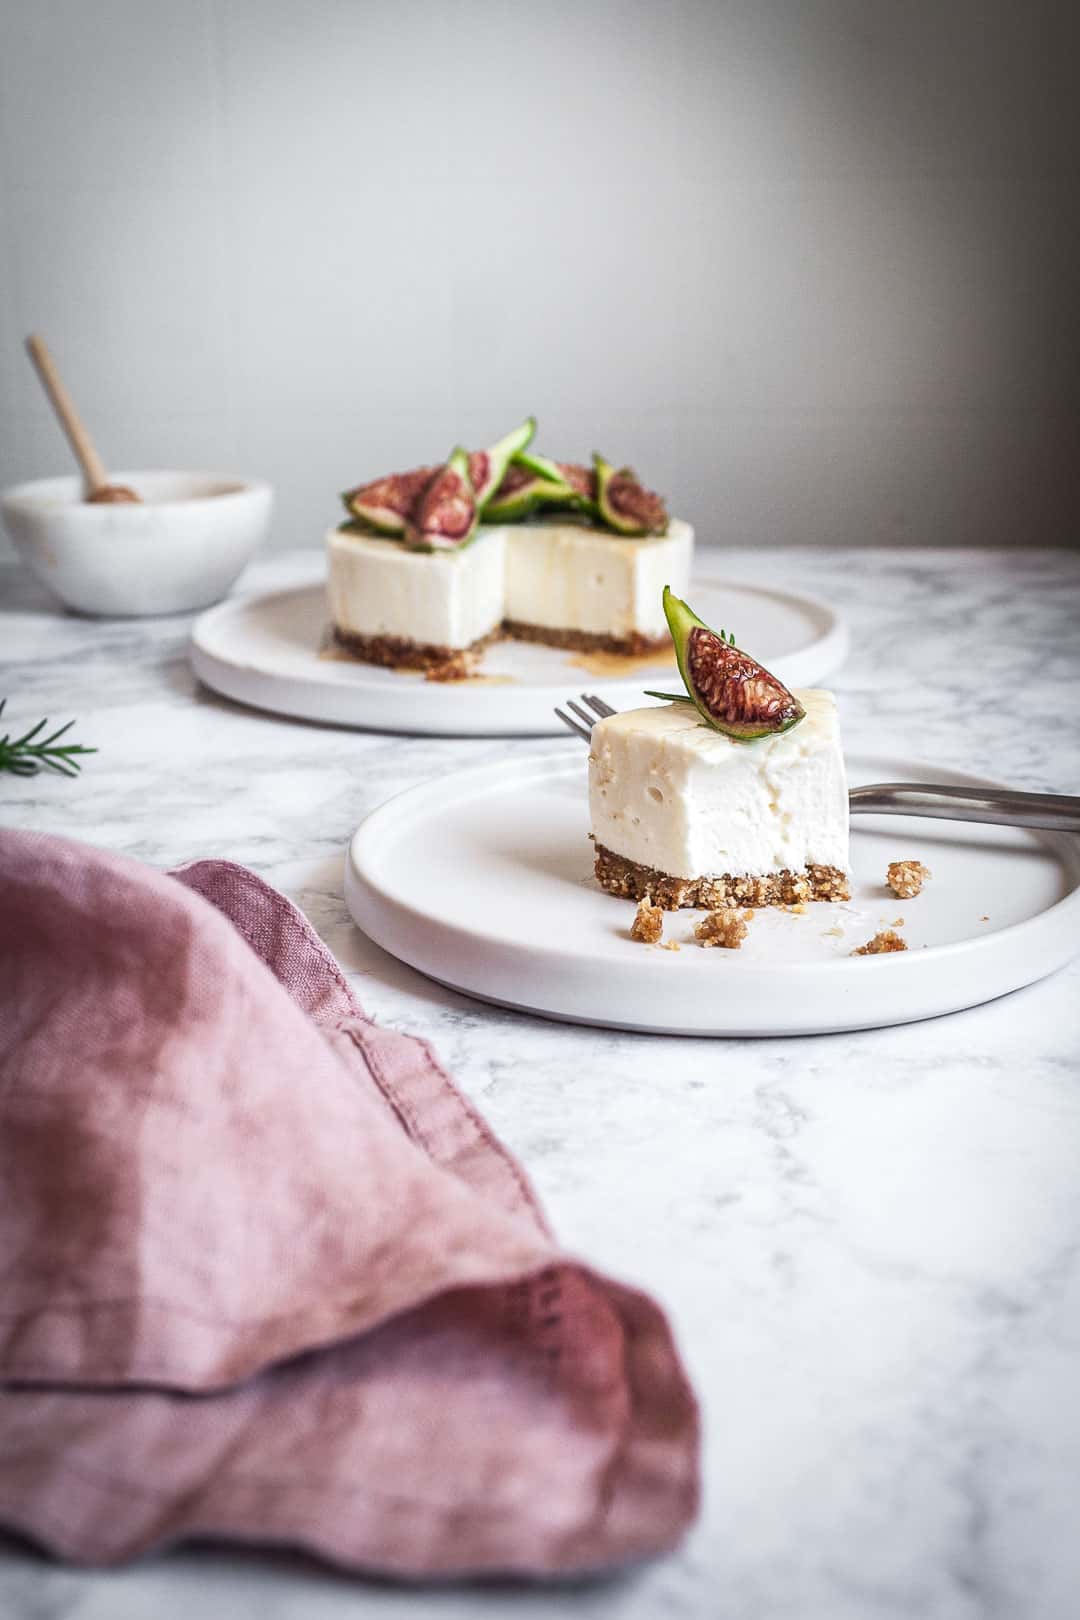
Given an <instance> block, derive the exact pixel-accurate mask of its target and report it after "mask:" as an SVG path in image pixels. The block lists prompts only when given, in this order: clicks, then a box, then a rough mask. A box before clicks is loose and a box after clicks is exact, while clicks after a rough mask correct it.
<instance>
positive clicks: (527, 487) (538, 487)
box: [484, 451, 574, 523]
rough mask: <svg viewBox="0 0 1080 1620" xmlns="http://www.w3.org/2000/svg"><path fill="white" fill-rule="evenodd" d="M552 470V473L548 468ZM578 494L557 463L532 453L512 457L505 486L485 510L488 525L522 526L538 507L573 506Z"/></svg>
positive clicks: (498, 491)
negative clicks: (575, 494)
mask: <svg viewBox="0 0 1080 1620" xmlns="http://www.w3.org/2000/svg"><path fill="white" fill-rule="evenodd" d="M549 467H550V468H551V473H550V474H549V472H548V470H547V469H548V468H549ZM573 499H574V491H573V490H572V489H571V487H570V485H569V484H567V483H566V482H565V481H564V480H563V477H562V474H561V473H560V472H559V469H558V467H557V466H556V465H555V463H554V462H553V461H552V462H549V461H548V460H547V457H546V456H534V455H532V454H531V453H529V452H528V451H525V452H523V453H520V454H517V455H513V456H511V457H510V465H509V467H508V468H507V472H506V477H505V479H504V480H503V485H502V486H500V488H499V489H498V490H496V492H495V495H494V496H493V497H492V499H491V500H490V501H489V502H488V504H487V507H486V508H485V511H484V520H485V522H487V523H520V522H521V520H522V519H523V518H527V517H528V516H529V515H530V514H531V513H532V512H535V511H536V510H537V508H538V507H543V506H564V505H565V506H569V505H570V504H571V503H572V501H573Z"/></svg>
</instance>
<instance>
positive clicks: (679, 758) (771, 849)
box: [589, 692, 849, 878]
mask: <svg viewBox="0 0 1080 1620" xmlns="http://www.w3.org/2000/svg"><path fill="white" fill-rule="evenodd" d="M796 695H797V697H798V698H799V700H800V702H801V703H802V705H803V707H804V708H805V709H806V719H805V720H803V721H802V722H801V723H800V724H799V725H797V726H795V727H794V728H793V729H792V730H791V731H788V732H785V733H784V734H783V735H782V736H779V737H764V738H760V739H758V740H756V741H754V742H736V741H734V740H733V739H732V738H730V737H725V736H724V735H723V734H722V733H721V732H718V731H714V730H713V729H712V728H711V727H709V726H706V725H704V724H703V723H702V721H701V719H700V717H699V715H698V714H697V711H696V710H695V709H692V708H691V707H690V706H689V705H688V704H668V705H665V706H664V707H662V708H653V709H631V710H625V711H624V712H623V713H621V714H617V715H613V716H612V717H611V718H610V719H608V720H602V721H601V722H600V723H599V724H598V725H597V726H596V727H595V728H594V730H593V734H592V744H591V748H590V752H589V810H590V814H591V818H592V830H593V835H594V837H595V838H596V840H597V842H598V843H601V844H603V845H604V846H605V847H606V848H607V849H610V850H612V851H613V852H614V853H615V854H616V855H622V856H624V857H625V858H626V859H627V860H631V861H637V862H639V863H640V864H642V865H643V866H653V867H656V868H657V870H658V871H661V872H667V873H669V874H670V875H671V876H672V877H685V878H695V877H718V876H720V875H722V874H724V873H730V874H731V875H732V876H733V877H742V876H762V875H764V874H766V873H769V872H779V871H783V870H784V869H785V868H787V869H789V870H791V871H796V870H799V869H801V868H802V867H804V866H809V865H821V866H836V867H839V868H840V870H841V871H847V870H848V869H849V860H848V802H847V778H846V773H845V770H844V756H843V752H842V750H841V747H840V728H839V722H838V718H837V712H836V699H835V698H834V697H833V695H832V693H831V692H799V693H797V694H796Z"/></svg>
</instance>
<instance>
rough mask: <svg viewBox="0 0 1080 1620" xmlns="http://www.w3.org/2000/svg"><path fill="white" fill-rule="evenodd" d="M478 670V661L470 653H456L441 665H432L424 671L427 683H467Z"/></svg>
mask: <svg viewBox="0 0 1080 1620" xmlns="http://www.w3.org/2000/svg"><path fill="white" fill-rule="evenodd" d="M475 668H476V659H475V658H474V657H473V655H472V654H471V653H469V652H464V651H463V652H456V653H454V654H453V656H452V657H450V658H447V659H446V660H445V661H444V662H443V663H441V664H432V666H431V668H430V669H426V670H425V671H424V679H425V681H467V680H468V679H469V676H470V675H471V674H472V673H473V671H474V670H475Z"/></svg>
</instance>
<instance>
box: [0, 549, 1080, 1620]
mask: <svg viewBox="0 0 1080 1620" xmlns="http://www.w3.org/2000/svg"><path fill="white" fill-rule="evenodd" d="M711 561H712V562H713V569H712V571H713V572H714V573H715V572H719V571H721V570H723V571H726V572H728V573H729V575H731V576H732V577H736V578H740V579H748V580H755V581H759V582H765V583H772V584H783V585H785V586H789V587H791V588H794V589H799V588H802V589H807V590H810V591H812V592H814V593H815V594H817V595H820V596H824V597H825V598H827V599H828V600H829V601H830V602H832V603H833V604H835V605H836V606H838V607H839V608H840V609H841V611H842V612H843V613H844V614H845V615H846V616H847V618H848V620H849V623H850V625H851V629H852V635H853V650H852V653H851V656H850V658H849V660H848V662H847V664H846V665H845V667H844V668H843V669H842V670H841V671H839V672H838V674H837V675H836V677H835V679H834V680H833V681H832V683H831V684H832V685H833V686H834V687H835V688H836V690H837V692H838V694H839V696H840V700H841V706H842V715H843V725H844V731H845V738H846V741H847V744H848V746H849V747H850V748H857V747H865V748H871V747H872V746H873V743H874V740H875V739H876V738H880V735H881V732H882V728H886V727H887V728H888V734H889V738H890V746H891V745H892V744H893V743H895V745H896V747H897V750H898V751H899V750H900V749H901V748H902V749H903V750H905V751H908V752H910V753H911V754H913V755H915V756H917V757H920V758H923V759H926V760H928V761H931V762H938V763H940V764H942V765H949V766H955V767H957V768H959V769H965V770H972V771H976V772H985V773H987V774H989V775H992V776H995V777H997V778H999V779H1001V780H1005V781H1008V782H1011V783H1013V784H1015V785H1016V786H1018V787H1031V788H1042V789H1056V790H1058V791H1062V792H1072V793H1077V792H1080V702H1078V699H1077V693H1078V691H1080V637H1078V635H1077V627H1078V624H1080V554H1078V553H1068V552H1034V553H1023V552H1019V553H1003V552H981V553H980V552H971V551H963V552H944V551H941V552H923V551H919V552H911V551H906V552H905V551H901V552H885V551H869V550H868V551H861V552H848V551H843V552H842V551H819V550H799V551H795V550H790V551H780V550H775V551H768V552H758V553H756V554H753V555H752V554H750V553H748V552H739V551H735V552H725V553H723V554H718V555H717V556H716V557H714V558H713V559H711ZM293 567H294V562H293V561H292V560H291V559H290V558H288V557H280V558H274V559H271V560H270V561H268V562H266V563H263V564H261V565H259V567H258V568H257V569H256V570H253V572H252V574H251V575H249V576H248V578H247V580H246V581H245V584H246V585H247V586H250V585H252V584H253V583H254V584H260V583H261V584H267V585H275V584H279V583H287V582H288V580H289V578H290V571H291V570H292V569H293ZM187 628H188V623H187V621H186V620H183V619H165V620H153V621H141V622H137V621H129V622H123V621H116V622H112V623H97V622H94V621H91V620H87V619H80V618H75V617H71V616H66V615H63V614H61V613H58V612H55V611H53V610H52V609H51V608H50V606H49V604H48V603H47V602H46V600H45V598H44V596H43V595H42V594H41V593H40V591H39V590H38V588H37V587H36V586H34V585H33V584H32V582H31V581H30V580H29V578H28V576H25V575H23V574H22V573H20V572H19V571H18V570H17V569H16V568H15V566H14V565H5V566H3V567H0V695H4V694H5V693H6V694H7V696H8V699H9V703H8V711H9V712H8V715H7V716H6V717H5V722H6V721H7V720H10V721H11V722H13V723H18V722H20V721H23V720H25V721H27V722H28V723H29V722H31V721H33V720H36V719H38V718H39V717H40V716H41V715H44V714H48V715H49V716H50V717H53V718H55V719H56V720H57V721H58V722H59V721H60V720H62V719H67V718H68V717H69V716H71V715H73V714H74V715H77V716H78V721H79V723H78V728H77V734H78V736H79V737H80V738H81V739H83V740H85V741H87V742H96V743H99V744H101V752H100V754H98V755H97V756H96V757H95V758H93V759H92V760H91V761H89V762H88V764H87V766H86V769H85V772H84V775H83V777H82V779H81V780H80V781H79V782H68V781H64V780H61V779H60V778H51V777H48V776H40V777H37V778H34V779H31V780H20V779H16V778H13V777H3V776H0V824H4V825H32V826H34V827H38V828H43V829H46V830H49V831H53V832H57V833H63V834H67V835H69V836H73V837H78V838H84V839H88V840H90V841H92V842H94V843H97V844H101V845H106V846H108V847H110V848H114V849H119V850H124V851H126V852H127V853H128V854H131V855H135V856H138V857H141V858H142V859H144V860H148V861H151V862H155V863H158V864H162V865H165V864H172V863H176V862H179V861H183V860H187V859H192V858H194V857H198V856H208V855H219V856H228V857H230V858H232V859H234V860H238V861H243V862H245V863H246V864H248V865H250V866H252V867H254V868H255V869H256V870H257V871H259V872H260V873H262V874H263V876H265V877H266V878H267V879H268V880H269V881H270V882H271V883H274V884H276V885H277V886H278V887H280V888H281V889H283V890H284V891H285V892H286V893H287V894H289V895H290V896H291V897H292V898H293V899H294V900H295V901H297V903H298V904H299V905H301V906H302V907H303V909H304V910H305V911H306V912H307V913H308V915H309V916H310V917H311V918H312V920H313V922H314V923H315V925H316V927H317V928H318V929H319V931H320V932H321V934H322V935H323V937H324V938H325V939H326V941H327V943H328V944H329V946H330V947H331V949H332V950H333V951H334V952H335V953H336V955H337V956H338V958H339V960H340V961H341V962H342V964H343V966H344V967H345V969H346V971H347V973H348V975H349V977H350V980H351V981H352V983H353V985H354V987H355V989H356V990H357V993H358V995H359V997H360V999H361V1001H362V1002H363V1004H364V1006H365V1007H366V1008H367V1010H368V1011H369V1012H370V1013H372V1014H373V1015H374V1016H375V1017H377V1018H379V1019H380V1020H382V1021H383V1022H385V1023H388V1024H391V1025H393V1026H395V1027H398V1028H401V1029H406V1030H409V1031H411V1032H413V1033H416V1034H419V1035H424V1036H427V1037H428V1038H429V1039H430V1040H431V1041H432V1042H433V1043H434V1045H435V1047H436V1049H437V1050H438V1052H439V1054H440V1055H441V1057H442V1058H443V1059H444V1061H445V1062H446V1063H447V1065H448V1067H449V1068H450V1069H451V1071H452V1072H453V1073H454V1074H455V1075H456V1077H457V1078H458V1080H459V1081H460V1082H461V1084H462V1085H463V1086H464V1088H465V1089H466V1091H467V1092H468V1093H469V1094H470V1095H471V1096H472V1097H474V1098H475V1099H476V1101H477V1102H478V1104H479V1106H480V1107H481V1109H482V1110H483V1112H484V1113H485V1115H486V1116H487V1118H488V1119H489V1120H490V1121H491V1123H492V1125H493V1126H494V1128H495V1129H496V1130H497V1131H498V1132H499V1133H500V1134H501V1135H502V1137H503V1138H504V1139H505V1140H506V1142H507V1143H508V1144H509V1146H510V1147H511V1149H512V1150H513V1151H514V1152H515V1153H516V1154H518V1155H519V1156H520V1157H521V1159H522V1160H523V1161H524V1163H525V1165H526V1166H527V1168H528V1170H529V1172H530V1174H531V1175H532V1177H533V1178H534V1180H535V1182H536V1184H537V1186H538V1189H539V1191H540V1194H541V1196H542V1197H543V1199H544V1201H545V1203H546V1206H547V1209H548V1212H549V1214H550V1216H551V1218H552V1220H553V1222H554V1225H555V1228H556V1230H557V1232H558V1233H559V1234H560V1236H561V1237H562V1239H563V1241H564V1242H565V1243H566V1244H567V1246H568V1247H569V1248H571V1249H572V1250H575V1251H577V1252H579V1253H581V1254H582V1255H585V1256H588V1257H589V1258H590V1259H591V1260H592V1261H594V1262H595V1263H596V1264H598V1265H600V1266H603V1267H605V1268H607V1269H609V1270H610V1271H611V1272H613V1273H614V1274H616V1275H618V1276H621V1277H623V1278H626V1279H628V1280H629V1281H632V1282H634V1283H636V1284H639V1285H641V1286H643V1287H645V1288H648V1289H650V1290H651V1291H652V1292H653V1293H654V1294H655V1295H656V1296H657V1297H658V1298H659V1299H660V1300H661V1301H662V1302H663V1303H664V1304H665V1305H666V1307H667V1308H668V1309H669V1311H670V1313H671V1316H672V1319H673V1322H674V1325H675V1329H676V1333H677V1336H678V1339H679V1342H680V1344H681V1347H682V1350H683V1353H684V1355H685V1358H686V1362H687V1364H688V1367H689V1370H690V1373H691V1376H692V1377H693V1379H694V1381H695V1383H696V1385H697V1388H698V1391H699V1393H700V1395H701V1398H702V1403H703V1409H704V1419H705V1441H706V1443H705V1459H704V1466H705V1502H704V1508H703V1513H702V1517H701V1520H700V1523H699V1525H698V1527H697V1528H696V1530H695V1531H694V1533H693V1534H692V1536H691V1538H690V1539H689V1540H688V1542H687V1543H686V1545H685V1547H684V1548H683V1550H682V1551H681V1552H679V1553H678V1554H677V1555H675V1556H673V1557H671V1558H669V1559H667V1560H664V1561H661V1562H658V1563H656V1564H655V1565H652V1566H651V1567H649V1568H646V1569H643V1570H638V1571H635V1572H633V1573H631V1574H628V1575H624V1576H622V1577H620V1578H618V1579H616V1580H613V1581H608V1582H600V1583H590V1584H587V1585H583V1586H574V1587H570V1588H560V1589H558V1590H556V1591H552V1590H550V1589H549V1590H542V1589H540V1590H538V1589H535V1588H533V1589H527V1588H515V1587H511V1586H507V1585H495V1586H487V1587H484V1588H482V1589H466V1590H462V1589H453V1588H424V1589H422V1590H419V1591H417V1590H414V1589H408V1588H401V1587H395V1586H392V1585H387V1584H382V1583H374V1582H373V1583H366V1582H359V1583H358V1582H356V1581H350V1580H348V1579H345V1578H343V1577H342V1576H340V1575H336V1574H333V1573H327V1572H324V1571H323V1570H321V1569H319V1568H318V1567H316V1566H314V1565H311V1564H305V1563H302V1562H300V1561H298V1560H295V1559H292V1558H290V1557H288V1556H285V1555H282V1556H270V1557H256V1556H246V1555H238V1554H236V1553H234V1552H231V1551H228V1550H226V1551H224V1552H221V1551H216V1550H211V1549H205V1548H199V1549H190V1550H186V1551H183V1552H175V1553H172V1554H169V1555H165V1556H160V1557H154V1558H150V1559H147V1560H146V1561H144V1562H142V1563H140V1564H138V1565H136V1566H134V1567H132V1568H130V1569H127V1570H123V1571H117V1572H109V1573H101V1572H87V1571H81V1570H68V1569H61V1568H57V1567H54V1566H52V1565H50V1564H48V1563H46V1562H45V1561H43V1560H41V1559H39V1558H38V1557H36V1555H34V1554H33V1553H31V1552H29V1551H28V1550H27V1549H25V1548H23V1547H21V1546H18V1545H16V1544H15V1543H12V1542H9V1543H5V1544H3V1547H2V1551H0V1614H2V1615H3V1616H4V1617H5V1620H39V1617H42V1620H44V1617H46V1616H48V1617H50V1620H59V1617H63V1620H67V1617H69V1616H70V1617H77V1620H136V1617H143V1616H145V1617H147V1620H174V1617H181V1616H183V1617H187V1616H191V1615H206V1616H212V1617H213V1620H248V1617H252V1620H255V1617H258V1620H301V1617H302V1620H336V1617H338V1616H342V1617H344V1616H346V1615H355V1614H363V1615H364V1616H365V1617H366V1620H397V1617H398V1616H400V1617H402V1620H414V1617H416V1616H421V1615H422V1616H429V1615H430V1616H435V1617H445V1620H465V1617H469V1620H488V1617H503V1616H510V1615H536V1616H538V1617H539V1620H546V1617H548V1616H554V1615H555V1614H558V1615H560V1616H564V1615H566V1616H571V1615H578V1616H581V1617H582V1620H612V1617H616V1616H618V1617H619V1620H652V1617H654V1616H657V1617H659V1616H669V1615H670V1616H673V1617H676V1616H694V1617H698V1616H700V1617H703V1620H878V1617H880V1620H886V1617H889V1620H893V1617H897V1616H903V1617H907V1616H919V1617H926V1620H991V1617H994V1620H997V1617H1002V1620H1004V1617H1010V1620H1012V1617H1023V1620H1066V1617H1067V1616H1068V1617H1071V1616H1073V1615H1075V1614H1076V1613H1077V1603H1078V1600H1077V1596H1076V1594H1077V1592H1078V1591H1080V1537H1078V1536H1077V1534H1076V1519H1077V1513H1078V1510H1080V1192H1078V1186H1080V1182H1078V1177H1077V1165H1078V1163H1080V962H1075V963H1073V964H1072V965H1071V966H1070V967H1069V968H1067V969H1065V970H1063V971H1062V972H1061V973H1059V974H1057V975H1056V976H1054V977H1053V978H1051V979H1049V980H1046V981H1044V982H1043V983H1041V984H1038V985H1035V986H1032V987H1031V988H1030V989H1027V990H1024V991H1021V992H1019V993H1017V994H1015V995H1013V996H1009V997H1006V998H1004V999H1003V1000H1001V1001H998V1002H995V1003H992V1004H990V1005H987V1006H984V1007H980V1008H976V1009H974V1010H972V1011H970V1012H966V1013H959V1014H956V1015H954V1016H952V1017H949V1018H943V1019H938V1020H936V1021H933V1022H929V1023H923V1024H914V1025H908V1026H906V1027H902V1028H898V1029H892V1030H879V1031H873V1032H868V1033H862V1034H854V1035H834V1036H821V1037H817V1038H814V1039H801V1040H786V1039H785V1040H770V1041H746V1040H739V1041H709V1040H688V1039H675V1038H672V1039H668V1038H659V1037H651V1036H641V1035H631V1034H625V1033H610V1032H605V1031H602V1030H595V1029H584V1028H574V1027H572V1026H569V1025H559V1024H553V1023H545V1022H543V1021H541V1020H539V1019H534V1018H529V1017H525V1016H522V1015H517V1014H514V1013H511V1012H506V1011H500V1010H496V1009H494V1008H491V1007H487V1006H483V1005H480V1004H478V1003H475V1002H471V1001H469V1000H467V999H465V998H464V997H461V996H458V995H455V994H453V993H452V992H450V991H447V990H444V989H442V988H440V987H439V986H437V985H435V984H433V983H429V982H428V981H426V980H425V979H422V978H421V977H420V976H419V975H417V974H416V973H414V972H412V971H411V970H410V969H408V968H406V967H404V966H402V965H400V964H399V963H397V962H396V961H394V960H392V959H391V958H389V957H387V956H386V955H384V954H383V953H382V952H381V951H380V950H378V949H377V948H376V947H375V946H373V945H371V944H370V943H369V942H368V941H367V940H366V939H365V938H364V937H363V936H362V935H360V934H359V933H358V931H357V930H356V929H355V928H354V927H353V926H352V925H351V923H350V922H349V920H348V917H347V915H346V912H345V909H344V905H343V903H342V898H341V864H342V852H343V848H344V845H345V841H346V839H347V837H348V836H349V834H350V833H351V832H352V831H353V829H354V828H355V826H356V825H357V823H358V822H359V821H360V820H361V819H362V818H363V816H364V814H365V812H366V811H368V810H369V809H371V808H372V807H374V806H375V805H377V804H379V803H380V802H381V801H382V800H383V799H385V798H386V797H387V796H388V795H389V794H390V793H393V792H396V791H398V790H399V789H401V788H403V787H406V786H409V785H410V784H412V783H414V782H419V781H421V780H423V779H424V778H426V777H429V776H432V775H434V774H436V773H439V772H445V771H448V770H451V769H453V768H454V767H456V766H459V765H465V764H470V763H477V762H482V761H484V760H487V759H493V758H497V757H499V756H501V755H503V754H504V752H505V750H506V748H507V747H515V748H521V749H528V748H545V747H549V746H550V744H549V743H547V742H544V741H538V742H530V741H524V740H523V741H520V742H514V743H507V742H506V741H505V740H502V741H493V740H485V739H471V740H432V739H424V738H415V737H413V738H410V737H391V736H381V735H377V734H371V733H360V732H349V731H343V730H333V729H324V728H320V727H318V726H314V725H307V724H304V723H300V722H296V721H290V720H285V719H275V718H272V717H270V716H266V715H261V714H257V713H255V712H252V711H248V710H245V709H242V708H240V707H239V706H237V705H234V704H232V703H229V702H227V701H225V700H224V699H219V698H217V697H215V696H214V695H212V694H211V693H209V692H206V691H202V690H199V689H198V688H197V687H196V685H195V683H194V681H193V678H192V676H191V673H190V671H189V668H188V664H187V658H186V651H185V642H186V634H187ZM0 926H2V919H0ZM0 1466H2V1462H0Z"/></svg>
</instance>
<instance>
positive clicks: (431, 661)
mask: <svg viewBox="0 0 1080 1620" xmlns="http://www.w3.org/2000/svg"><path fill="white" fill-rule="evenodd" d="M501 635H502V631H501V630H492V631H490V632H489V634H488V635H486V636H481V637H480V639H479V640H478V641H474V642H472V643H471V644H470V645H469V646H468V647H436V646H434V645H433V644H431V643H430V642H426V641H410V640H409V638H408V637H407V636H359V635H357V634H356V633H355V632H354V631H352V630H343V629H342V628H341V626H340V625H338V624H335V625H334V640H335V642H336V643H337V645H338V646H339V647H343V648H344V649H345V651H346V652H347V653H351V655H352V656H353V658H358V659H359V660H360V661H361V663H364V664H380V665H381V666H382V668H383V669H424V670H428V669H441V668H443V666H444V665H447V664H452V663H454V662H455V661H459V660H460V659H461V658H462V655H463V654H466V653H469V654H471V653H478V652H482V651H483V650H484V648H485V647H490V646H491V645H492V643H493V642H496V641H498V640H499V639H500V638H501Z"/></svg>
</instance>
